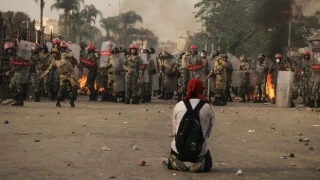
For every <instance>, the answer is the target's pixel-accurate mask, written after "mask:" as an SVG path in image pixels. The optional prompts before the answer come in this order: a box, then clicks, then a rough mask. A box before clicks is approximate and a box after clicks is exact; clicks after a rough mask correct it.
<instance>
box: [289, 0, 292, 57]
mask: <svg viewBox="0 0 320 180" xmlns="http://www.w3.org/2000/svg"><path fill="white" fill-rule="evenodd" d="M288 16H289V18H288V19H289V20H288V21H289V23H288V24H289V33H288V57H290V49H291V33H292V0H289V14H288Z"/></svg>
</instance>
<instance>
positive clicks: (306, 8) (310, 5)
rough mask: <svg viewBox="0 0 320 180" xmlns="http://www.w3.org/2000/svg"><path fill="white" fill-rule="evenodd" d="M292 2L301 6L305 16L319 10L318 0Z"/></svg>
mask: <svg viewBox="0 0 320 180" xmlns="http://www.w3.org/2000/svg"><path fill="white" fill-rule="evenodd" d="M294 2H295V4H297V5H298V6H300V7H301V8H302V12H303V14H304V15H306V16H310V15H313V14H314V13H315V12H317V11H320V2H319V0H295V1H294Z"/></svg>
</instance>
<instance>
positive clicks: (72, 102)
mask: <svg viewBox="0 0 320 180" xmlns="http://www.w3.org/2000/svg"><path fill="white" fill-rule="evenodd" d="M70 106H71V107H72V108H74V107H76V106H75V105H74V100H71V101H70Z"/></svg>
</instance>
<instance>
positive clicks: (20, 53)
mask: <svg viewBox="0 0 320 180" xmlns="http://www.w3.org/2000/svg"><path fill="white" fill-rule="evenodd" d="M25 48H26V46H23V47H22V48H20V49H18V50H17V52H16V56H15V57H13V58H12V60H11V65H12V66H14V67H15V71H19V72H20V73H21V74H22V76H19V77H18V79H19V81H20V83H22V84H24V83H27V82H28V79H29V77H28V74H29V67H30V64H31V52H30V51H29V50H28V48H27V49H25Z"/></svg>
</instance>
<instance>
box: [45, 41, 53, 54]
mask: <svg viewBox="0 0 320 180" xmlns="http://www.w3.org/2000/svg"><path fill="white" fill-rule="evenodd" d="M46 45H47V46H48V51H49V52H50V53H51V49H52V43H51V42H46Z"/></svg>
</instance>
